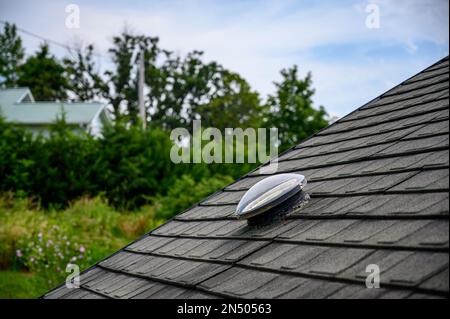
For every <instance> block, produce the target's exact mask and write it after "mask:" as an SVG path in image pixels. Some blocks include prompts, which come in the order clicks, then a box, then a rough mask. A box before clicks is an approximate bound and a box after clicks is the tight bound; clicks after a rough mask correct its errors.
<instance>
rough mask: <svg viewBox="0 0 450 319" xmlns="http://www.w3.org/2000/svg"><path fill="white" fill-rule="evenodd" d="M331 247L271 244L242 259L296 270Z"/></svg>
mask: <svg viewBox="0 0 450 319" xmlns="http://www.w3.org/2000/svg"><path fill="white" fill-rule="evenodd" d="M328 249H329V248H327V247H321V246H304V245H293V244H271V245H269V246H267V247H265V248H264V249H262V250H260V251H258V252H256V253H255V254H253V255H251V256H249V257H248V258H246V259H245V260H243V261H242V264H248V265H251V266H255V267H264V268H269V269H275V270H286V271H295V269H297V268H299V267H300V266H302V265H305V264H307V263H309V262H311V260H313V259H314V258H316V257H317V256H319V255H320V254H323V253H325V252H326V251H327V250H328Z"/></svg>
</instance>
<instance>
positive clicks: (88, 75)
mask: <svg viewBox="0 0 450 319" xmlns="http://www.w3.org/2000/svg"><path fill="white" fill-rule="evenodd" d="M71 53H72V56H71V57H70V58H69V57H66V58H64V59H63V64H64V67H65V72H66V77H67V80H68V85H69V91H70V92H71V93H72V95H73V96H74V98H72V100H79V101H95V100H98V99H99V98H100V97H101V96H102V95H103V94H102V93H104V92H108V90H109V88H108V86H107V84H106V83H105V81H104V80H103V79H102V77H101V75H100V73H99V70H98V67H97V66H96V64H95V62H94V45H92V44H90V45H88V46H86V47H85V48H81V47H80V48H78V49H77V50H76V51H75V52H71Z"/></svg>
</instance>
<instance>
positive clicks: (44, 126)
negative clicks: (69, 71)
mask: <svg viewBox="0 0 450 319" xmlns="http://www.w3.org/2000/svg"><path fill="white" fill-rule="evenodd" d="M63 113H64V114H65V120H66V122H67V124H68V125H69V126H71V127H72V128H73V130H74V131H75V132H77V131H79V132H81V131H86V132H88V133H89V134H91V135H93V136H99V135H100V134H101V131H102V128H103V127H104V125H106V124H107V123H110V122H111V120H110V118H109V117H108V114H107V111H106V105H104V104H102V103H98V102H36V101H35V100H34V98H33V95H32V94H31V91H30V90H29V89H28V88H8V89H0V115H1V116H3V117H4V118H5V119H6V121H7V122H12V123H16V124H18V125H22V126H24V127H26V128H27V129H29V130H31V131H32V132H33V133H35V134H38V133H42V134H44V135H45V134H46V132H47V130H48V126H49V124H51V123H53V122H55V120H56V119H57V118H58V117H59V118H61V116H62V114H63Z"/></svg>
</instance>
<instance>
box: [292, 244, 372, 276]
mask: <svg viewBox="0 0 450 319" xmlns="http://www.w3.org/2000/svg"><path fill="white" fill-rule="evenodd" d="M372 252H373V250H370V249H359V248H335V249H329V250H327V251H325V252H324V253H323V254H321V255H319V256H318V257H317V258H315V259H314V260H312V261H311V262H310V263H308V264H306V265H303V266H302V267H300V268H299V269H298V270H297V271H299V272H309V273H315V274H321V275H329V276H336V275H338V274H339V273H341V272H343V271H344V270H346V269H348V268H350V267H351V266H353V265H354V264H356V263H357V262H359V261H360V260H361V259H363V258H364V257H366V256H368V255H369V254H371V253H372Z"/></svg>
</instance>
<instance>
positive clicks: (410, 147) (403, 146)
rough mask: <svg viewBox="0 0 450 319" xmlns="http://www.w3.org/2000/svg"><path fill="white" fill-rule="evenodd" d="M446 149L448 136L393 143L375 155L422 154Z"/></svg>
mask: <svg viewBox="0 0 450 319" xmlns="http://www.w3.org/2000/svg"><path fill="white" fill-rule="evenodd" d="M438 147H439V148H444V147H447V148H448V135H440V136H433V137H427V138H420V139H413V140H405V141H399V142H397V143H394V144H393V145H392V146H389V147H387V148H385V149H384V150H380V151H379V152H378V153H377V155H393V154H402V153H407V152H418V151H420V152H424V151H426V150H429V149H434V148H438Z"/></svg>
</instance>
